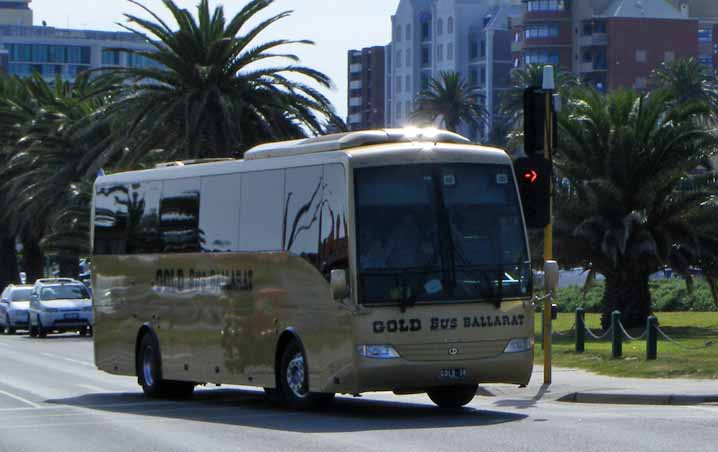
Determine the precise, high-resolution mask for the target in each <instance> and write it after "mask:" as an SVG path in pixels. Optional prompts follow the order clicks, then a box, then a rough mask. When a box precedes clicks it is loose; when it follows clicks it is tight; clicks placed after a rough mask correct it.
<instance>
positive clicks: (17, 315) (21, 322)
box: [9, 310, 29, 328]
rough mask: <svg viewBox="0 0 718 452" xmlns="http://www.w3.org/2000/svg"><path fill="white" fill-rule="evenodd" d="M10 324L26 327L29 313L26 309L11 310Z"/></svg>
mask: <svg viewBox="0 0 718 452" xmlns="http://www.w3.org/2000/svg"><path fill="white" fill-rule="evenodd" d="M9 317H10V324H11V325H12V326H13V327H16V328H17V327H26V326H27V322H28V319H29V314H28V312H27V311H26V310H23V311H19V310H12V311H10V312H9Z"/></svg>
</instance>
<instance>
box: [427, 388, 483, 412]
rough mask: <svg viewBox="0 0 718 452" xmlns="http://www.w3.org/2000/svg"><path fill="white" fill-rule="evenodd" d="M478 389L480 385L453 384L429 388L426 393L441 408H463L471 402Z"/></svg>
mask: <svg viewBox="0 0 718 452" xmlns="http://www.w3.org/2000/svg"><path fill="white" fill-rule="evenodd" d="M478 389H479V385H468V386H451V387H445V388H433V389H429V390H428V391H426V393H427V394H428V395H429V398H430V399H431V401H432V402H434V403H435V404H436V405H437V406H438V407H439V408H446V409H451V408H461V407H462V406H464V405H466V404H468V403H469V402H471V401H472V400H473V399H474V397H475V396H476V391H477V390H478Z"/></svg>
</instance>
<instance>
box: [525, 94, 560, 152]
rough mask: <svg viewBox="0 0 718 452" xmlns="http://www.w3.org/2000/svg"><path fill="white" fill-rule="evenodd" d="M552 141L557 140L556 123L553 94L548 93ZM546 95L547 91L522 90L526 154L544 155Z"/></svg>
mask: <svg viewBox="0 0 718 452" xmlns="http://www.w3.org/2000/svg"><path fill="white" fill-rule="evenodd" d="M549 95H550V97H549V101H550V102H549V108H550V110H551V121H552V125H553V127H552V130H553V136H554V143H556V142H557V141H558V135H557V132H558V124H557V121H556V114H555V113H554V111H553V108H554V105H553V96H552V95H551V94H550V93H549ZM546 96H547V91H545V90H541V89H538V88H529V89H527V90H526V91H524V152H525V153H526V155H528V156H532V155H539V156H542V157H543V156H544V148H545V146H546V144H545V143H544V141H545V128H546Z"/></svg>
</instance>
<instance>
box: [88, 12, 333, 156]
mask: <svg viewBox="0 0 718 452" xmlns="http://www.w3.org/2000/svg"><path fill="white" fill-rule="evenodd" d="M130 2H131V3H133V4H134V5H136V6H138V7H140V8H141V9H142V10H143V11H144V12H145V13H147V14H148V15H149V16H151V19H152V20H147V19H143V18H140V17H137V16H134V15H131V14H126V15H125V16H126V18H127V19H128V21H129V23H130V25H128V26H127V27H126V28H127V29H128V30H129V31H131V32H133V33H135V34H136V35H138V36H141V37H142V38H144V39H146V40H147V41H148V42H149V43H150V44H152V45H153V46H154V51H150V52H144V51H142V52H141V51H135V50H132V49H118V50H122V51H125V52H127V53H130V54H133V55H134V56H135V57H140V58H141V59H143V60H144V61H146V62H147V64H145V65H144V67H132V68H117V69H113V70H112V71H113V72H114V73H115V74H117V75H119V76H120V77H122V78H123V79H125V80H126V81H127V82H128V87H130V90H129V91H128V93H127V95H126V96H125V97H123V98H122V99H120V100H118V101H117V102H115V103H114V104H113V106H112V108H111V109H110V111H111V113H112V114H113V115H115V116H119V117H121V118H123V119H122V120H123V121H124V122H125V124H127V126H126V127H124V128H123V129H122V130H120V131H119V133H121V137H120V138H122V137H126V138H128V139H119V140H118V142H117V146H115V147H113V148H111V149H110V150H109V151H108V152H107V153H106V154H105V155H104V158H103V159H99V160H98V161H97V162H96V163H97V164H96V166H97V167H99V166H101V165H103V164H105V161H106V159H108V158H110V156H111V155H112V153H113V152H114V153H117V152H120V151H122V150H124V149H125V148H129V152H127V153H126V154H125V156H124V159H123V161H122V162H121V163H122V165H123V166H124V165H134V164H136V163H137V162H138V161H140V160H141V159H142V158H143V157H144V156H145V155H146V154H147V153H148V151H150V150H153V149H163V150H164V151H165V153H164V158H165V159H184V158H203V157H232V156H234V157H239V156H241V154H242V153H243V151H244V150H246V149H247V148H249V147H251V146H252V145H254V144H257V143H259V142H264V141H269V140H277V139H286V138H295V137H301V136H304V135H305V133H306V132H309V133H313V134H319V133H322V132H323V131H324V126H325V124H326V123H327V122H330V123H341V120H340V119H339V118H338V117H337V116H336V114H335V113H334V109H333V107H332V106H331V103H330V101H329V100H328V99H327V98H326V97H325V96H324V95H323V94H322V93H321V92H320V91H319V90H318V89H317V88H316V87H315V86H312V84H314V85H318V87H323V88H328V87H330V85H331V82H330V80H329V78H328V77H327V76H325V75H324V74H322V73H320V72H318V71H316V70H314V69H310V68H308V67H304V66H300V65H297V64H295V63H296V62H297V61H298V58H297V56H296V55H293V54H291V53H286V52H284V51H283V50H282V49H283V48H285V47H287V46H288V45H294V44H303V45H306V44H312V42H311V41H307V40H299V41H294V40H288V39H279V40H272V41H268V42H257V37H258V36H259V35H260V34H261V33H262V32H263V31H264V30H266V29H267V28H269V27H270V26H272V25H274V24H275V23H276V22H278V21H280V20H281V19H283V18H285V17H287V16H288V15H289V14H290V13H289V12H283V13H280V14H277V15H273V16H271V17H269V18H267V19H259V18H258V15H260V13H262V12H263V11H264V10H265V9H267V8H268V7H269V6H270V5H272V4H273V3H274V0H250V1H249V2H248V3H247V4H246V5H245V6H244V7H243V8H242V9H241V11H240V12H239V13H238V14H237V15H236V16H234V17H233V18H231V20H227V19H226V18H225V15H224V9H223V7H221V6H219V7H216V8H215V9H214V10H213V11H211V10H210V7H209V1H208V0H200V2H199V4H198V5H197V11H196V17H195V16H193V15H192V14H191V13H190V12H189V11H187V10H186V9H182V8H180V7H178V6H177V5H176V4H175V2H174V1H173V0H162V2H163V4H164V6H165V8H167V10H169V12H170V13H171V16H172V18H173V19H174V22H175V23H176V25H175V27H172V26H171V25H170V24H168V23H166V22H165V21H163V20H162V19H161V18H160V17H159V15H158V14H156V13H154V12H153V11H151V10H150V9H148V8H147V7H145V6H144V5H142V4H141V3H139V2H138V1H134V0H130ZM253 21H256V22H258V23H257V24H256V25H253V26H252V25H250V23H251V22H253ZM276 59H280V60H281V59H284V60H288V61H289V64H279V65H275V64H272V62H273V61H274V60H276ZM301 80H306V81H307V83H305V82H302V81H301Z"/></svg>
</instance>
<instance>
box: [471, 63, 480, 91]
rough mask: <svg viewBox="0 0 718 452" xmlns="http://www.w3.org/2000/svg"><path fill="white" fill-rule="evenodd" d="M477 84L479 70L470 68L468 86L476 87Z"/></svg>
mask: <svg viewBox="0 0 718 452" xmlns="http://www.w3.org/2000/svg"><path fill="white" fill-rule="evenodd" d="M478 83H479V70H478V69H476V68H471V69H470V70H469V86H471V87H472V88H473V87H476V86H477V85H478Z"/></svg>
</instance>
